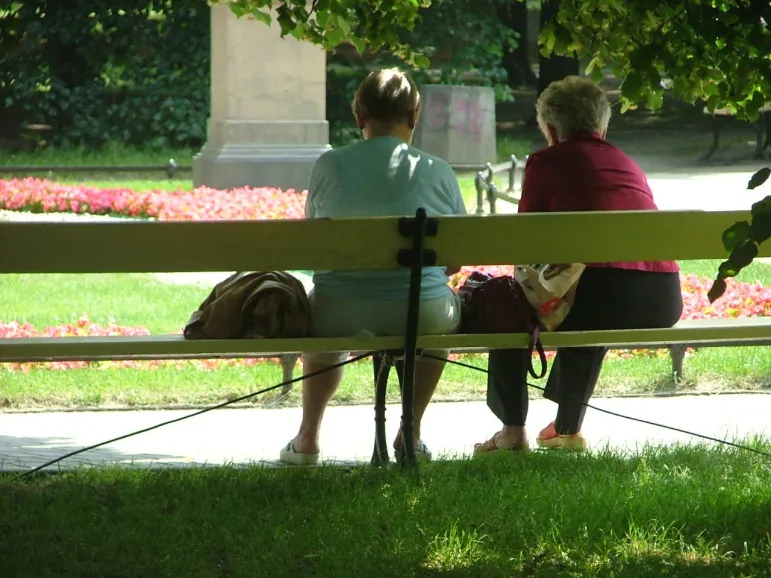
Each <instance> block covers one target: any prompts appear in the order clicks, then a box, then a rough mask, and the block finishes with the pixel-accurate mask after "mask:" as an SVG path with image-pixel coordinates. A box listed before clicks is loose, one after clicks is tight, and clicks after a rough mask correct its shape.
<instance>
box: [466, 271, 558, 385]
mask: <svg viewBox="0 0 771 578" xmlns="http://www.w3.org/2000/svg"><path fill="white" fill-rule="evenodd" d="M458 295H459V296H460V299H461V319H462V322H461V332H462V333H527V334H528V335H530V345H529V347H528V351H529V353H530V364H529V366H528V372H529V373H530V375H532V376H533V377H534V378H535V379H541V378H542V377H543V376H544V375H546V354H545V352H544V349H543V345H542V344H541V339H540V331H541V326H540V323H539V322H538V317H537V315H536V312H535V309H534V308H533V306H532V305H530V302H529V301H528V300H527V296H526V295H525V292H524V291H523V289H522V287H521V286H520V284H519V283H517V281H516V280H515V279H514V277H511V276H509V275H504V276H501V277H491V276H490V275H487V274H486V273H482V272H480V271H474V272H473V273H472V274H471V275H470V276H469V278H468V279H467V280H466V282H465V283H464V284H463V285H462V286H461V287H460V289H459V290H458ZM533 351H537V352H538V359H539V361H540V363H541V371H540V372H539V373H538V374H536V372H535V369H534V368H533V362H532V353H533Z"/></svg>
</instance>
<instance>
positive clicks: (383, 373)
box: [371, 352, 391, 466]
mask: <svg viewBox="0 0 771 578" xmlns="http://www.w3.org/2000/svg"><path fill="white" fill-rule="evenodd" d="M372 369H373V370H374V374H375V375H374V377H375V449H374V450H373V452H372V461H371V464H372V465H373V466H384V465H386V464H387V463H388V462H389V461H390V459H391V458H390V457H389V455H388V441H387V440H386V431H385V422H386V407H385V405H386V393H387V390H388V374H389V373H390V372H391V365H390V362H389V359H388V357H387V354H386V353H385V352H379V353H375V354H374V355H373V356H372Z"/></svg>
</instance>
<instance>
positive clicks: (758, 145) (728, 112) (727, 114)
mask: <svg viewBox="0 0 771 578" xmlns="http://www.w3.org/2000/svg"><path fill="white" fill-rule="evenodd" d="M703 113H704V114H709V115H711V116H712V146H710V148H709V150H708V151H707V152H706V153H704V155H703V156H701V157H700V158H699V162H702V163H706V162H708V161H709V160H710V159H712V157H713V156H714V155H718V156H721V157H722V156H723V153H722V149H721V148H720V136H721V133H722V130H723V125H724V124H725V121H726V119H728V118H731V117H733V116H735V114H736V113H735V112H734V111H733V110H732V109H731V108H718V109H716V110H715V112H710V111H709V109H708V108H707V107H706V106H705V107H704V109H703ZM750 124H751V125H752V128H753V130H754V131H755V153H754V154H753V159H755V160H767V159H768V156H767V154H766V152H765V151H766V149H767V148H769V147H770V146H771V103H769V104H766V105H765V106H763V108H761V109H760V117H759V118H758V120H756V121H754V122H752V123H750ZM723 160H725V159H723Z"/></svg>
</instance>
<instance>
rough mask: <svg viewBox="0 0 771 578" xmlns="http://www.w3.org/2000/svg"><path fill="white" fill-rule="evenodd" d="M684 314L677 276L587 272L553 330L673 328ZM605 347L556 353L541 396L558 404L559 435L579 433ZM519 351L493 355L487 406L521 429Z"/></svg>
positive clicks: (522, 364) (523, 360) (523, 389)
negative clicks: (559, 323) (571, 301)
mask: <svg viewBox="0 0 771 578" xmlns="http://www.w3.org/2000/svg"><path fill="white" fill-rule="evenodd" d="M682 311H683V301H682V293H681V290H680V276H679V274H678V273H655V272H649V271H635V270H627V269H611V268H587V269H585V270H584V272H583V274H582V275H581V278H580V280H579V282H578V288H577V289H576V296H575V302H574V304H573V308H572V309H571V310H570V313H569V314H568V316H567V317H566V318H565V320H564V321H563V323H562V325H560V327H559V329H558V330H557V331H582V330H583V331H591V330H607V329H654V328H660V327H661V328H664V327H672V326H673V325H674V324H675V323H677V321H678V320H679V319H680V316H681V314H682ZM606 352H607V348H605V347H571V348H564V349H560V350H558V351H557V355H556V356H555V357H554V361H553V364H552V368H551V372H550V373H549V378H548V380H547V383H546V391H545V393H544V397H545V398H547V399H550V400H552V401H554V402H556V403H558V404H559V408H558V410H557V419H556V424H555V425H556V428H557V431H558V432H559V433H560V434H574V433H577V432H578V431H580V429H581V424H582V422H583V419H584V413H585V411H586V406H585V405H584V404H585V403H587V402H588V401H589V399H590V398H591V396H592V394H593V393H594V388H595V386H596V385H597V378H598V377H599V375H600V369H601V368H602V361H603V359H604V358H605V354H606ZM528 362H529V355H528V354H527V351H526V350H522V349H500V350H493V351H491V352H490V354H489V359H488V364H487V368H488V370H489V375H488V378H487V406H488V407H489V408H490V410H491V411H492V412H493V413H494V414H495V415H496V416H497V417H498V419H500V420H501V421H502V422H503V424H504V425H511V426H524V425H525V421H526V419H527V410H528V395H527V394H528V390H527V377H528V373H527V367H528Z"/></svg>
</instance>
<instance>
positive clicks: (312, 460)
mask: <svg viewBox="0 0 771 578" xmlns="http://www.w3.org/2000/svg"><path fill="white" fill-rule="evenodd" d="M279 460H281V461H282V462H285V463H287V464H294V465H295V466H315V465H317V464H318V463H319V454H301V453H300V452H298V451H297V450H295V449H294V440H292V441H290V442H289V443H288V444H286V445H285V446H284V447H283V448H281V453H280V454H279Z"/></svg>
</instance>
